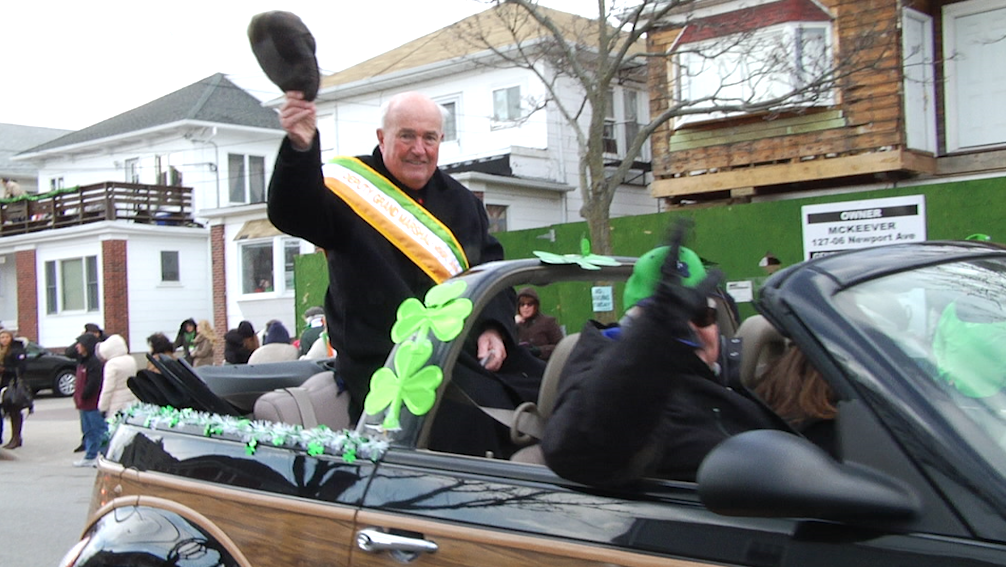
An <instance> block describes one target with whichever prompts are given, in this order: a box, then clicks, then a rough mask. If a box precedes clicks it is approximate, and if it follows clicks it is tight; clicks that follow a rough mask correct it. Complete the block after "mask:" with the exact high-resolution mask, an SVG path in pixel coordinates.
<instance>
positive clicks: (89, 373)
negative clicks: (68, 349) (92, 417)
mask: <svg viewBox="0 0 1006 567" xmlns="http://www.w3.org/2000/svg"><path fill="white" fill-rule="evenodd" d="M77 343H79V344H81V345H83V346H84V351H85V352H86V354H84V355H83V356H80V357H79V358H78V362H77V379H76V381H75V383H74V384H75V385H74V392H73V402H74V405H75V406H76V407H77V409H79V410H97V409H98V396H99V395H100V394H101V384H102V381H103V378H104V377H103V375H102V368H103V367H104V363H102V362H101V359H100V358H98V355H96V354H95V353H94V350H95V346H97V344H98V337H96V336H94V335H92V334H90V333H84V334H83V335H80V336H79V337H77Z"/></svg>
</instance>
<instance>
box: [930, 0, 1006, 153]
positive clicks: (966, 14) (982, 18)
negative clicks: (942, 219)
mask: <svg viewBox="0 0 1006 567" xmlns="http://www.w3.org/2000/svg"><path fill="white" fill-rule="evenodd" d="M941 27H942V30H943V35H944V37H943V42H942V43H943V61H944V63H943V65H944V73H943V77H944V83H943V85H944V89H945V93H946V96H945V97H944V103H943V104H944V114H945V121H946V145H947V151H949V152H955V151H961V150H974V149H978V148H992V147H1001V146H1003V145H1006V110H1004V107H1003V104H1002V103H1003V100H1002V98H1003V97H1002V93H1003V92H1006V73H1003V71H1002V69H1003V61H1004V60H1006V41H1003V37H1004V36H1006V1H1004V0H969V1H967V2H957V3H954V4H949V5H947V6H944V7H943V23H942V26H941Z"/></svg>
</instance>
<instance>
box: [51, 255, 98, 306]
mask: <svg viewBox="0 0 1006 567" xmlns="http://www.w3.org/2000/svg"><path fill="white" fill-rule="evenodd" d="M45 289H46V312H47V313H50V314H52V313H59V312H63V311H97V310H98V305H99V303H98V257H97V256H86V257H84V258H68V259H65V260H59V261H55V260H49V261H47V262H46V263H45Z"/></svg>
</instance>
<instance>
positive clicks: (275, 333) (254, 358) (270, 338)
mask: <svg viewBox="0 0 1006 567" xmlns="http://www.w3.org/2000/svg"><path fill="white" fill-rule="evenodd" d="M299 355H300V352H299V351H298V350H297V347H295V346H293V345H292V344H290V332H289V331H287V330H286V326H285V325H283V323H282V321H278V320H275V319H274V320H272V321H269V322H268V323H266V328H265V337H264V338H263V339H262V346H260V347H259V348H257V349H255V352H253V353H251V356H249V357H248V364H261V363H263V362H284V361H291V360H297V358H298V356H299Z"/></svg>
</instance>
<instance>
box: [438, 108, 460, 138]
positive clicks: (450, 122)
mask: <svg viewBox="0 0 1006 567" xmlns="http://www.w3.org/2000/svg"><path fill="white" fill-rule="evenodd" d="M437 103H438V104H439V105H440V106H442V107H444V109H445V110H446V111H447V117H446V118H445V119H444V141H445V142H454V141H456V140H457V139H458V100H457V99H456V98H455V99H451V100H438V101H437Z"/></svg>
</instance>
